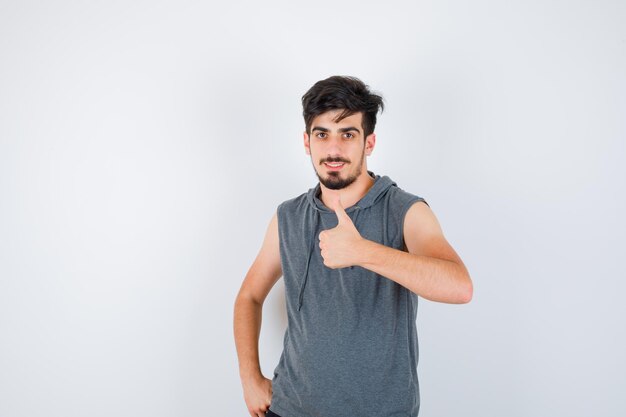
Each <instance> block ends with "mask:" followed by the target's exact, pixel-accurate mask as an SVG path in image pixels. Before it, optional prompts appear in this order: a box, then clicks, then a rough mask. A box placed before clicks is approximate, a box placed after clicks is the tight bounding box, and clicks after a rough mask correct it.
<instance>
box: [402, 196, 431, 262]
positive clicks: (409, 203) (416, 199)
mask: <svg viewBox="0 0 626 417" xmlns="http://www.w3.org/2000/svg"><path fill="white" fill-rule="evenodd" d="M420 201H423V202H424V203H425V204H426V205H427V206H428V207H430V204H428V202H427V201H426V200H425V199H423V198H422V197H419V196H414V197H412V198H410V199H409V200H408V201H407V202H406V203H405V204H404V207H402V210H400V221H399V223H398V224H399V225H400V233H402V248H403V249H404V250H406V251H408V249H407V247H406V243H405V242H404V219H405V218H406V213H407V212H408V211H409V209H410V208H411V207H412V206H413V204H415V203H418V202H420Z"/></svg>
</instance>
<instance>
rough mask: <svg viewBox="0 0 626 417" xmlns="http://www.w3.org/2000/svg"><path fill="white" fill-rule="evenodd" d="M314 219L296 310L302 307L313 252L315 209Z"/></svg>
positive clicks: (317, 219) (315, 221)
mask: <svg viewBox="0 0 626 417" xmlns="http://www.w3.org/2000/svg"><path fill="white" fill-rule="evenodd" d="M315 214H316V215H315V216H314V218H315V220H314V221H313V233H311V240H310V242H309V254H308V255H307V258H306V266H305V267H304V279H303V280H302V285H301V286H300V297H299V298H298V311H300V309H301V308H302V300H303V299H304V287H305V286H306V281H307V279H308V278H309V264H310V263H311V255H312V254H313V250H314V249H313V244H314V243H315V238H316V237H317V223H318V222H319V217H320V213H319V212H318V211H317V210H315Z"/></svg>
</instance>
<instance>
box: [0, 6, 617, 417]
mask: <svg viewBox="0 0 626 417" xmlns="http://www.w3.org/2000/svg"><path fill="white" fill-rule="evenodd" d="M624 22H626V3H624V2H623V1H617V0H616V1H591V0H587V1H582V0H580V1H556V0H551V1H546V0H541V1H539V0H532V1H529V0H525V1H487V0H479V1H474V2H465V1H441V0H438V1H411V2H408V1H407V2H397V1H389V2H386V3H384V4H383V2H380V1H356V0H352V1H349V2H341V1H317V2H306V3H302V4H301V3H300V2H295V1H282V2H280V1H265V2H253V1H249V2H240V1H234V2H220V3H217V2H190V1H154V0H152V1H147V0H146V1H128V0H125V1H107V2H78V1H55V2H41V1H40V2H32V1H0V416H1V417H39V416H41V417H44V416H45V417H51V416H59V417H61V416H63V417H73V416H81V417H82V416H107V417H109V416H129V417H130V416H133V417H134V416H150V417H160V416H176V417H182V416H246V415H247V413H246V409H245V404H244V402H243V396H242V392H241V387H240V382H239V375H238V366H237V358H236V353H235V345H234V340H233V334H232V308H233V302H234V298H235V295H236V294H237V291H238V289H239V286H240V284H241V281H242V279H243V277H244V275H245V273H246V272H247V269H248V267H249V266H250V264H251V263H252V261H253V259H254V257H255V256H256V253H257V251H258V249H259V247H260V245H261V242H262V239H263V234H264V232H265V229H266V227H267V223H268V222H269V219H270V217H271V215H272V213H273V211H274V210H275V209H276V206H277V205H278V204H279V203H280V202H282V201H284V200H286V199H288V198H292V197H295V196H297V195H299V194H301V193H302V192H305V191H306V190H308V189H309V188H311V187H312V186H314V185H315V181H316V177H315V175H314V173H313V169H312V167H311V165H310V161H309V159H308V157H307V156H306V155H305V153H304V150H303V148H302V144H301V132H302V130H303V121H302V119H301V115H300V113H301V108H300V97H301V96H302V94H303V93H304V92H305V91H306V90H307V89H308V88H309V87H310V86H311V85H312V84H313V83H314V82H315V81H317V80H319V79H322V78H326V77H328V76H330V75H334V74H350V75H356V76H358V77H360V78H361V79H363V80H364V81H365V82H366V83H368V84H369V85H370V86H371V87H372V88H373V89H374V90H376V91H379V92H381V93H382V94H383V95H384V97H385V99H386V102H387V105H388V108H387V111H385V113H383V115H382V116H381V117H380V118H379V124H378V126H377V134H378V135H377V137H378V142H377V147H376V149H375V151H374V153H373V155H372V157H370V159H369V161H368V163H369V168H370V169H372V170H373V171H374V172H376V173H380V174H386V175H389V176H390V177H391V178H392V179H394V180H395V181H397V182H398V184H399V185H400V186H401V187H402V188H403V189H406V190H407V191H410V192H413V193H415V194H418V195H421V196H423V197H425V198H426V199H427V201H428V202H429V203H430V205H431V207H432V209H433V210H434V212H435V214H436V215H437V216H438V218H439V220H440V222H441V224H442V226H443V229H444V233H445V234H446V236H447V238H448V240H449V241H450V242H451V244H452V245H453V246H454V247H455V249H456V250H457V252H458V253H459V254H460V255H461V257H462V258H463V260H464V261H465V263H466V265H467V266H468V268H469V270H470V273H471V275H472V277H473V279H474V283H475V293H474V300H473V301H472V302H471V303H470V304H468V305H462V306H453V305H445V304H436V303H432V302H429V301H426V300H422V302H421V304H420V310H419V313H418V321H417V326H418V331H419V335H420V355H421V356H420V365H419V367H418V371H419V375H420V382H421V393H422V408H421V412H420V417H422V416H423V417H435V416H455V415H470V416H481V417H488V416H494V417H496V416H497V417H501V416H507V417H518V416H519V417H522V416H532V417H544V416H581V417H583V416H584V417H587V416H603V417H609V416H623V415H625V413H626V400H625V397H624V395H623V394H624V388H625V387H626V366H625V360H624V351H625V348H626V346H625V345H626V343H625V342H626V326H625V324H624V317H625V316H626V308H625V307H624V302H623V298H624V292H625V291H626V284H625V279H626V267H625V266H624V249H625V244H624V238H625V237H626V236H625V235H626V233H625V232H626V221H625V220H624V217H623V216H624V212H625V211H626V210H625V209H626V204H625V202H626V199H625V197H624V192H625V191H626V184H625V179H626V169H625V168H624V164H623V161H624V159H625V156H626V145H625V142H626V122H625V120H626V117H625V116H626V25H625V24H624ZM282 289H283V287H282V281H280V282H279V284H278V285H277V286H276V287H275V288H274V290H273V291H272V293H271V294H270V296H269V298H268V301H267V303H266V306H265V309H264V321H263V328H262V334H261V356H262V368H263V371H264V372H265V373H266V376H271V373H272V371H273V369H274V367H275V366H276V363H277V361H278V358H279V356H280V352H281V348H282V335H283V331H284V328H285V326H286V319H285V316H284V312H283V309H284V299H283V297H282V294H281V292H282Z"/></svg>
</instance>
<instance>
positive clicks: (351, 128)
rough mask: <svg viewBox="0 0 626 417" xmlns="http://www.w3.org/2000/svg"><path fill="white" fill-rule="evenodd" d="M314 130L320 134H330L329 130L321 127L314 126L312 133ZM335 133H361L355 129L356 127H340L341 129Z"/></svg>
mask: <svg viewBox="0 0 626 417" xmlns="http://www.w3.org/2000/svg"><path fill="white" fill-rule="evenodd" d="M316 130H319V131H321V132H330V129H327V128H325V127H321V126H315V127H314V128H313V129H311V131H312V132H314V131H316ZM337 131H338V132H339V133H345V132H352V131H355V132H358V133H361V131H360V130H359V129H357V128H356V127H354V126H348V127H342V128H341V129H338V130H337Z"/></svg>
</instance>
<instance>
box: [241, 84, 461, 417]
mask: <svg viewBox="0 0 626 417" xmlns="http://www.w3.org/2000/svg"><path fill="white" fill-rule="evenodd" d="M302 104H303V107H304V111H303V114H304V120H305V124H306V131H305V132H304V149H305V151H306V153H307V155H310V156H311V162H312V163H313V169H314V170H315V173H316V174H317V177H318V179H319V183H318V184H317V185H316V186H315V187H314V188H311V189H309V190H308V192H306V193H303V194H302V195H300V196H298V197H296V198H293V199H291V200H287V201H285V202H283V203H282V204H280V205H279V206H278V208H277V211H276V213H275V214H274V216H273V217H272V220H271V221H270V223H269V227H268V228H267V233H266V235H265V239H264V242H263V245H262V247H261V250H260V252H259V254H258V256H257V257H256V259H255V261H254V263H253V264H252V266H251V267H250V270H249V271H248V274H247V275H246V277H245V279H244V281H243V284H242V286H241V290H240V291H239V294H238V296H237V299H236V301H235V311H234V333H235V343H236V346H237V354H238V357H239V366H240V376H241V381H242V385H243V391H244V399H245V402H246V405H247V407H248V410H249V412H250V415H251V416H252V417H262V416H279V417H314V416H315V417H320V416H321V417H354V416H359V417H369V416H372V417H373V416H376V417H384V416H389V417H391V416H412V417H415V416H417V415H418V412H419V405H420V399H419V384H418V378H417V369H416V367H417V361H418V345H417V329H416V325H415V320H416V314H417V301H418V295H419V296H421V297H423V298H426V299H429V300H432V301H439V302H444V303H467V302H469V301H470V300H471V298H472V291H473V287H472V281H471V279H470V276H469V273H468V271H467V269H466V268H465V266H464V264H463V261H462V260H461V258H459V256H458V255H457V254H456V252H455V251H454V249H453V248H452V247H451V246H450V245H449V244H448V242H447V241H446V239H445V237H444V236H443V233H442V230H441V227H440V225H439V223H438V221H437V219H436V217H435V215H434V214H433V212H432V211H431V209H430V207H429V206H428V204H427V203H426V201H425V200H424V199H423V198H422V197H419V196H416V195H414V194H411V193H408V192H406V191H404V190H402V189H401V188H399V187H398V186H397V184H396V183H395V182H393V181H392V180H391V179H390V178H389V177H387V176H380V175H376V174H374V173H373V172H371V171H368V169H367V159H366V158H365V157H366V156H370V155H371V153H372V151H373V150H374V145H375V143H376V135H375V133H374V127H375V125H376V114H377V113H378V111H379V110H382V109H383V101H382V97H380V96H378V95H376V94H373V93H371V92H370V91H369V88H368V87H367V86H366V85H365V84H363V83H362V82H361V81H360V80H358V79H357V78H353V77H339V76H334V77H330V78H328V79H325V80H322V81H319V82H317V83H316V84H315V85H314V86H313V87H311V89H310V90H309V91H308V92H307V93H306V94H305V95H304V96H303V97H302ZM281 276H283V277H284V279H285V295H286V302H287V315H288V326H287V330H286V332H285V337H284V350H283V353H282V356H281V357H280V360H279V363H278V366H277V367H276V368H275V370H274V375H273V379H272V380H269V379H267V378H265V377H264V376H263V375H262V373H261V369H260V365H259V356H258V340H259V333H260V329H261V312H262V307H263V301H264V300H265V297H266V296H267V294H268V293H269V291H270V289H271V288H272V287H273V286H274V284H275V283H276V281H278V279H279V278H280V277H281ZM266 412H267V414H266Z"/></svg>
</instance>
